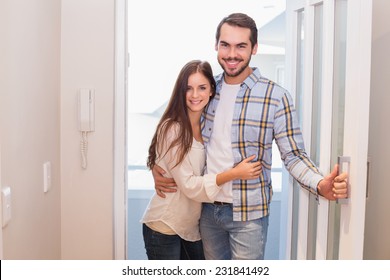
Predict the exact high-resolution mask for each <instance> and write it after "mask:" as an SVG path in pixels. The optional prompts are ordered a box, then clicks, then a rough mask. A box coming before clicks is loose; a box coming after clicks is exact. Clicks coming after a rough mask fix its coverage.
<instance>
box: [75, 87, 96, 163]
mask: <svg viewBox="0 0 390 280" xmlns="http://www.w3.org/2000/svg"><path fill="white" fill-rule="evenodd" d="M78 127H79V130H80V132H81V137H82V139H81V142H80V150H81V159H82V164H81V166H82V167H83V168H84V169H86V168H87V149H88V139H87V135H88V133H89V132H92V131H94V130H95V91H94V90H93V89H80V90H79V93H78Z"/></svg>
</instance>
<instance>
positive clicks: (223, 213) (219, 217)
mask: <svg viewBox="0 0 390 280" xmlns="http://www.w3.org/2000/svg"><path fill="white" fill-rule="evenodd" d="M267 230H268V216H266V217H263V218H260V219H257V220H253V221H247V222H240V221H238V222H236V221H233V209H232V205H231V204H225V205H215V204H213V203H203V207H202V215H201V218H200V233H201V236H202V240H203V249H204V253H205V257H206V260H210V259H211V260H213V259H214V260H230V259H233V260H263V259H264V251H265V244H266V241H267Z"/></svg>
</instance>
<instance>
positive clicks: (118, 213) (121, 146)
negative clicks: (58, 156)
mask: <svg viewBox="0 0 390 280" xmlns="http://www.w3.org/2000/svg"><path fill="white" fill-rule="evenodd" d="M127 58H128V52H127V0H115V69H114V71H115V74H114V77H115V81H114V87H115V88H114V131H113V136H114V151H113V153H114V166H113V174H114V179H113V193H114V195H113V208H114V211H113V215H114V217H113V221H114V224H113V258H114V259H115V260H126V259H127V149H126V147H127V121H126V116H127V69H128V59H127Z"/></svg>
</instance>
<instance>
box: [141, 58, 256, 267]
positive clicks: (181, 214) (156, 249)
mask: <svg viewBox="0 0 390 280" xmlns="http://www.w3.org/2000/svg"><path fill="white" fill-rule="evenodd" d="M214 94H215V81H214V77H213V73H212V70H211V66H210V64H209V63H208V62H205V61H199V60H193V61H190V62H189V63H187V64H186V65H185V66H184V67H183V68H182V70H181V71H180V73H179V75H178V77H177V80H176V83H175V87H174V89H173V93H172V96H171V99H170V101H169V104H168V106H167V108H166V110H165V112H164V114H163V116H162V118H161V120H160V122H159V124H158V126H157V129H156V132H155V134H154V137H153V139H152V142H151V145H150V148H149V157H148V162H147V165H148V167H149V168H150V169H152V168H153V166H155V165H159V166H160V167H162V168H163V169H164V170H166V171H167V172H166V174H165V176H167V177H171V178H174V179H175V181H176V184H177V187H178V189H177V192H175V193H169V194H167V195H166V198H161V197H159V196H158V195H156V194H155V195H154V196H153V197H152V199H151V200H150V202H149V205H148V207H147V209H146V211H145V214H144V216H143V218H142V220H141V222H143V235H144V242H145V248H146V253H147V256H148V259H154V260H156V259H164V260H167V259H204V255H203V248H202V243H201V237H200V233H199V217H200V211H201V202H212V201H213V197H215V195H216V194H217V193H218V192H219V190H220V188H219V186H220V185H222V184H223V183H226V182H228V181H231V180H235V179H243V180H248V179H254V178H256V177H258V176H259V174H260V171H261V166H260V163H259V162H255V163H252V162H251V160H253V159H254V156H251V157H248V158H247V159H245V160H243V161H242V162H241V163H240V164H238V165H237V166H236V167H234V168H232V169H230V170H227V171H225V172H223V173H220V174H206V175H204V176H202V174H203V170H204V167H205V161H206V154H205V150H204V147H203V139H202V134H201V122H200V119H201V116H202V112H203V110H204V108H205V106H206V105H207V104H208V102H209V100H210V98H213V96H214Z"/></svg>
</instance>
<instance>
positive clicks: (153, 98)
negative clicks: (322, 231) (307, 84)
mask: <svg viewBox="0 0 390 280" xmlns="http://www.w3.org/2000/svg"><path fill="white" fill-rule="evenodd" d="M168 4H169V1H168V2H161V1H158V0H154V1H151V2H150V1H149V2H142V3H141V2H136V3H135V2H134V1H128V3H127V5H128V8H127V11H128V15H127V21H128V25H127V29H128V35H127V36H128V52H129V69H128V118H127V122H128V132H129V134H128V145H127V147H128V151H127V158H128V167H127V168H128V173H127V181H128V192H127V209H128V214H127V224H128V227H127V229H128V235H127V240H128V242H127V243H128V245H127V256H128V259H132V260H134V259H135V260H137V259H146V254H145V250H144V248H143V239H142V230H141V224H140V223H139V220H140V219H141V217H142V214H143V212H144V210H145V208H146V206H147V203H148V201H149V198H150V197H151V195H152V194H153V193H154V182H153V178H152V176H151V173H150V171H149V170H147V168H146V158H147V151H148V146H149V144H150V140H151V138H152V136H153V133H154V130H155V127H156V125H157V122H158V121H159V118H160V117H161V115H162V113H163V111H164V109H165V106H166V103H167V100H168V99H169V97H170V94H171V91H172V88H173V85H174V82H175V79H176V76H177V74H178V72H179V70H180V69H181V67H182V66H183V65H184V64H185V63H186V62H187V61H189V60H192V59H201V60H207V61H209V62H210V64H211V65H212V67H213V71H214V73H219V72H220V71H221V69H220V66H219V65H218V63H217V61H216V52H215V51H214V44H215V38H214V33H215V29H216V26H217V25H218V23H219V21H220V20H221V19H222V18H223V17H224V16H226V15H228V14H230V13H233V12H244V13H247V14H248V15H250V16H252V17H253V18H254V19H255V21H256V23H257V25H258V28H259V29H260V34H261V35H260V37H259V43H260V46H259V53H258V55H256V56H254V57H252V60H251V63H252V65H253V66H257V67H259V68H260V71H261V73H262V74H263V75H264V76H266V77H268V78H270V79H272V80H274V81H276V82H278V83H280V84H282V85H283V83H284V62H285V59H284V25H285V20H284V10H285V1H284V0H278V1H268V0H264V1H259V0H251V1H245V2H242V1H241V2H239V1H237V2H233V1H231V2H226V1H225V0H218V1H212V2H210V1H207V2H206V1H205V0H201V1H196V2H184V1H175V9H167V5H168ZM203 4H204V5H203ZM150 5H153V7H154V9H150ZM205 7H207V9H205ZM161 11H164V13H161ZM188 11H191V12H190V13H189V12H188ZM178 23H179V24H178ZM183 26H185V28H183ZM183 30H185V32H183ZM278 32H281V33H278ZM277 35H278V36H277ZM135 131H136V132H137V137H134V132H135ZM275 153H276V154H278V152H277V151H275ZM282 169H283V168H282V164H281V161H280V159H278V158H277V157H275V159H274V162H273V169H272V179H273V183H274V192H275V193H274V196H273V204H272V205H271V212H272V216H271V218H270V227H269V241H268V243H267V250H268V251H266V258H268V259H280V258H284V256H285V252H284V251H285V249H283V248H284V246H285V245H283V248H281V246H280V240H281V238H282V239H284V238H285V235H284V236H283V234H282V237H281V233H284V232H285V229H281V226H282V227H283V226H285V224H284V223H282V222H281V216H282V215H281V212H280V211H281V198H282V184H283V183H282V181H283V178H282V177H283V176H282ZM283 244H285V242H283ZM280 251H282V253H280Z"/></svg>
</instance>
